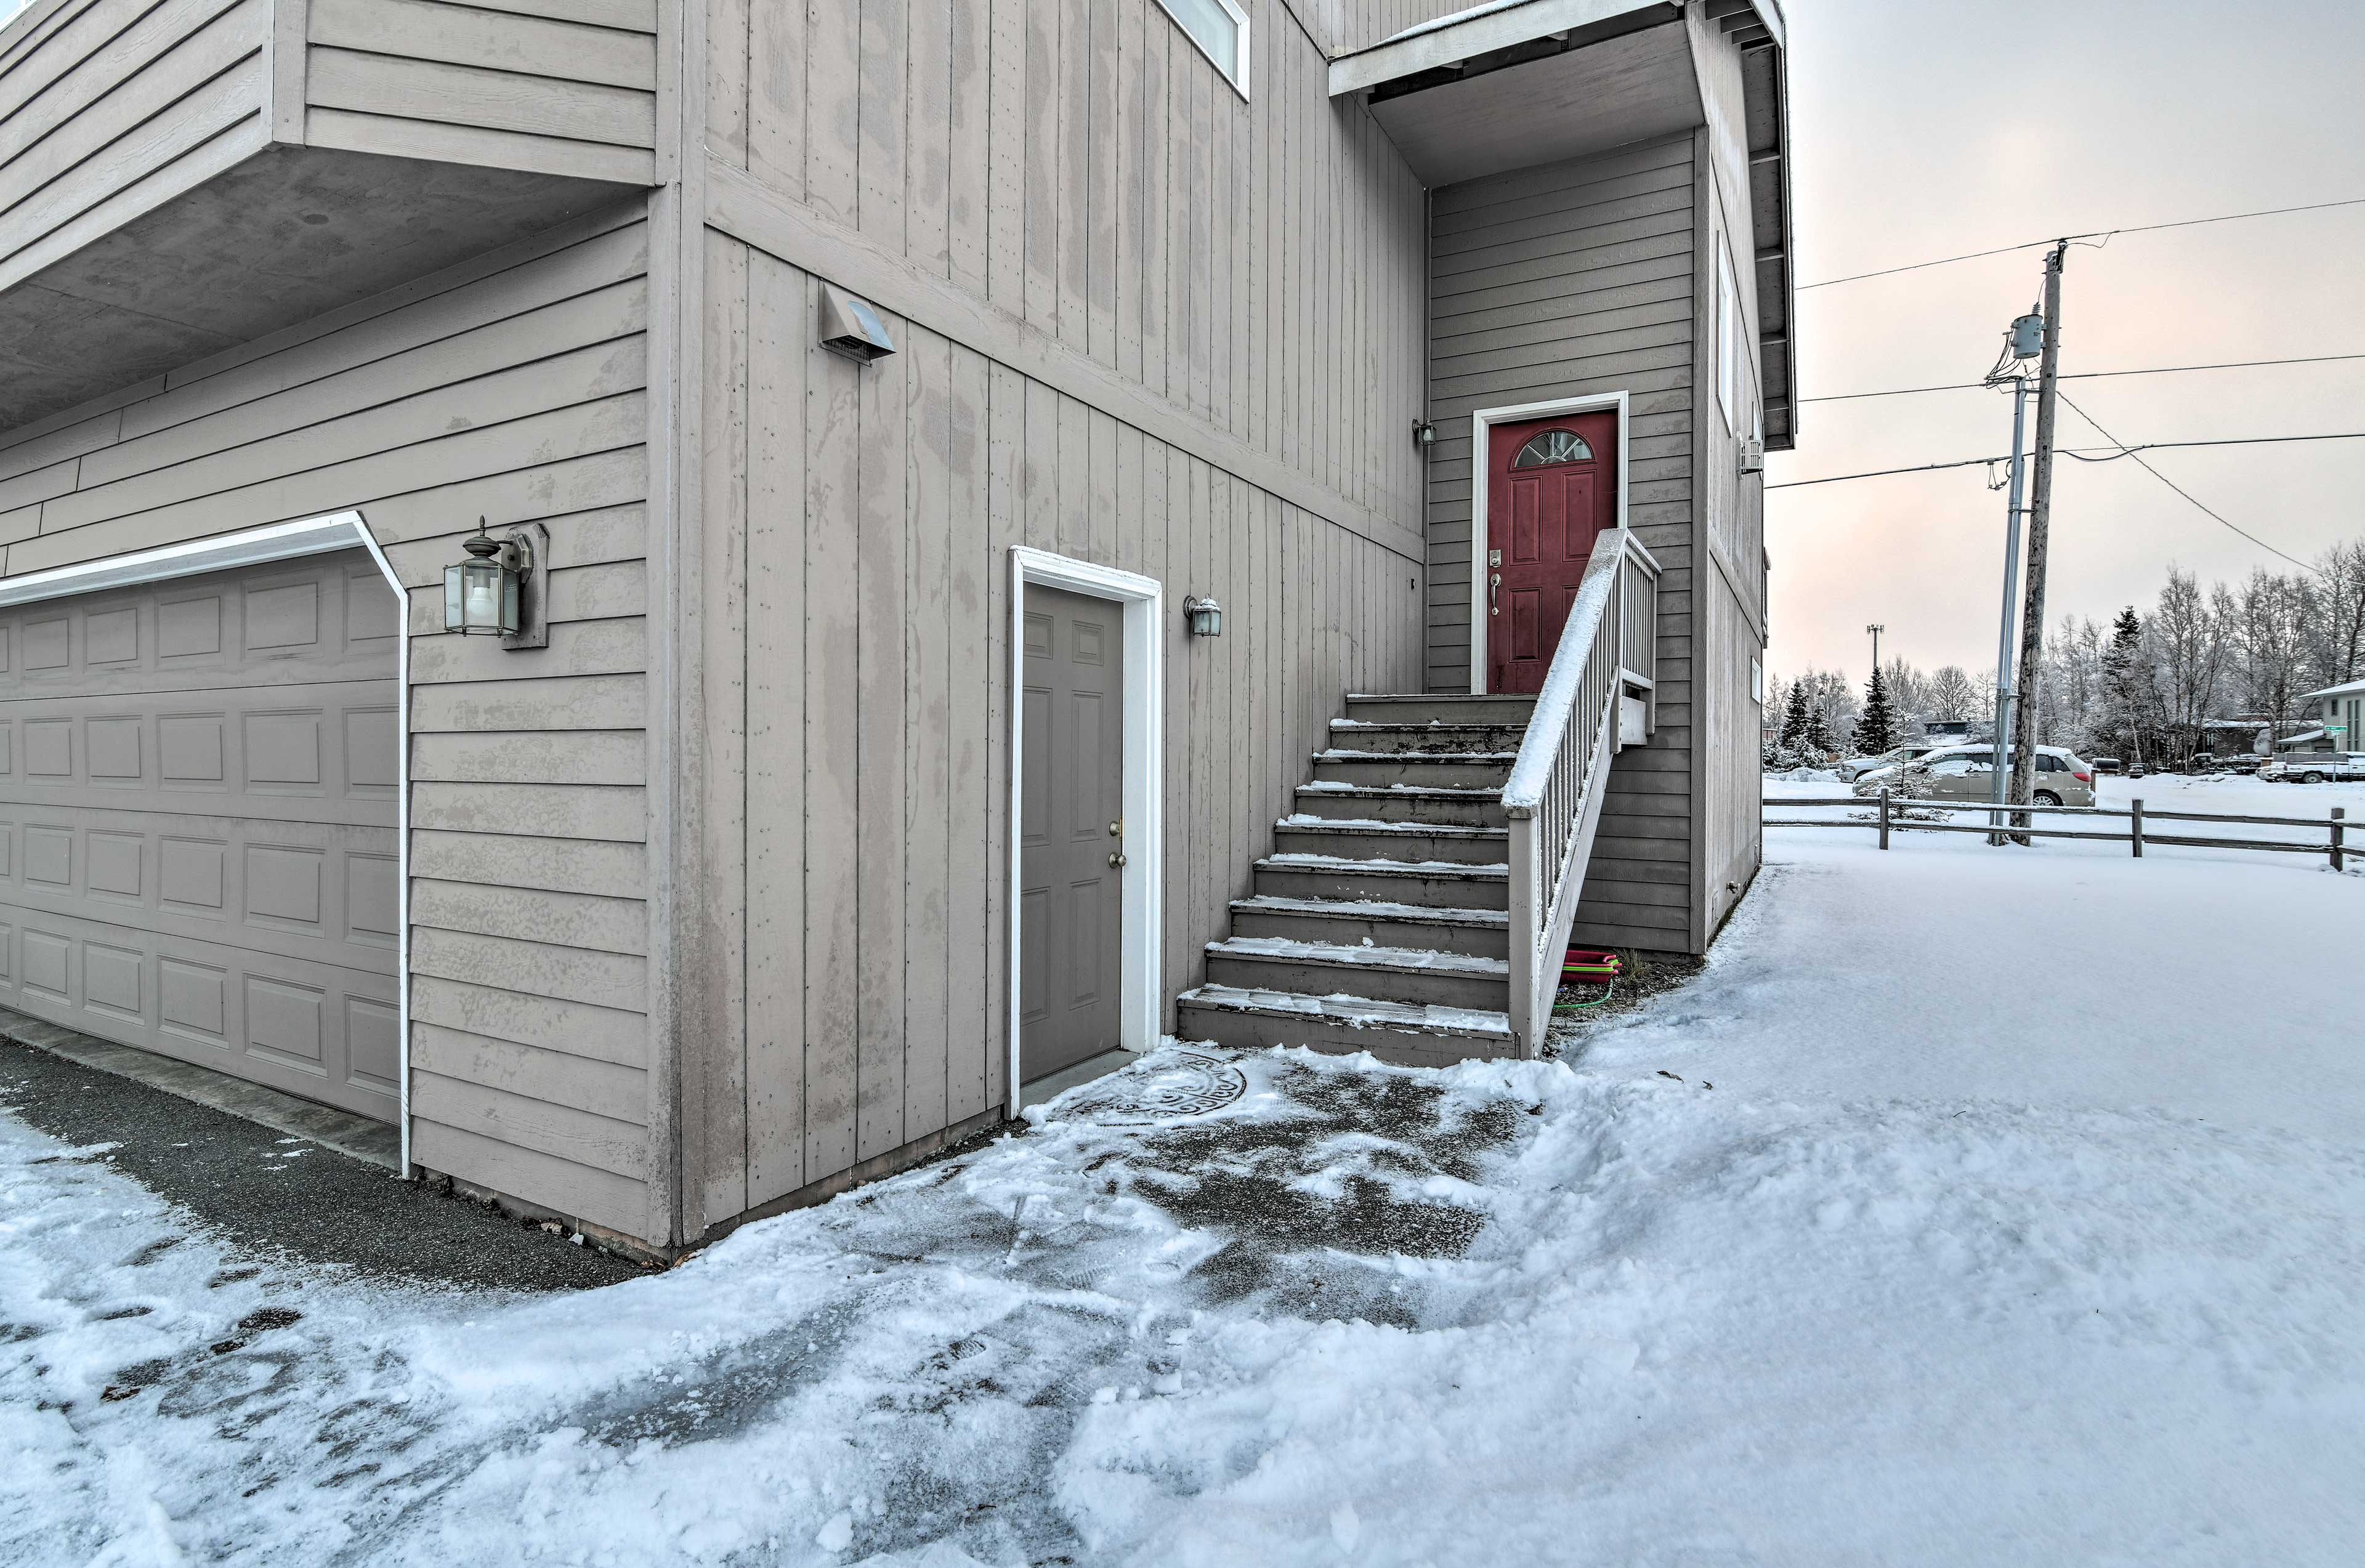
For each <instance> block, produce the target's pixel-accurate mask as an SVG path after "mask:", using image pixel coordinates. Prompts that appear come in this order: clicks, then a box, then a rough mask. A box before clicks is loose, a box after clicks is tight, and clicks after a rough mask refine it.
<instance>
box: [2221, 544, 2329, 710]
mask: <svg viewBox="0 0 2365 1568" xmlns="http://www.w3.org/2000/svg"><path fill="white" fill-rule="evenodd" d="M2312 597H2313V596H2312V595H2311V594H2310V593H2309V592H2308V590H2307V588H2305V586H2304V585H2303V584H2302V583H2300V582H2298V581H2296V580H2295V579H2293V578H2291V577H2277V576H2276V575H2275V574H2273V573H2271V572H2270V571H2268V570H2266V568H2264V567H2259V568H2256V569H2254V570H2253V571H2252V572H2251V573H2250V578H2249V581H2247V582H2246V583H2244V584H2243V585H2242V593H2241V598H2240V600H2239V603H2240V606H2241V609H2240V615H2241V633H2240V638H2239V646H2240V649H2241V654H2242V681H2243V685H2244V687H2245V688H2246V692H2245V697H2246V700H2247V704H2248V706H2249V709H2250V711H2252V712H2255V713H2259V714H2261V715H2263V716H2264V717H2265V718H2266V720H2267V721H2268V722H2269V723H2270V725H2271V726H2273V729H2274V732H2275V734H2278V735H2281V734H2285V733H2286V731H2285V721H2286V720H2288V719H2289V718H2290V717H2291V714H2292V707H2293V702H2294V699H2296V698H2297V697H2298V695H2299V694H2300V693H2301V692H2303V691H2305V690H2308V689H2310V688H2309V685H2308V683H2307V681H2306V674H2307V667H2306V658H2307V619H2308V611H2309V610H2311V609H2312V608H2313V606H2311V604H2310V603H2309V599H2311V598H2312Z"/></svg>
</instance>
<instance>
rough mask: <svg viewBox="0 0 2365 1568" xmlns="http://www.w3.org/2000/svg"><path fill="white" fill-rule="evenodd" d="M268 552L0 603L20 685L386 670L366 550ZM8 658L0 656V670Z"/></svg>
mask: <svg viewBox="0 0 2365 1568" xmlns="http://www.w3.org/2000/svg"><path fill="white" fill-rule="evenodd" d="M353 560H354V562H355V564H354V565H353V566H347V567H340V568H337V569H335V570H330V571H323V570H321V569H320V567H319V563H318V561H317V560H314V561H297V562H279V563H275V564H274V565H272V566H259V567H249V568H247V569H246V572H245V573H244V574H241V573H237V572H232V573H223V574H215V575H212V576H209V577H186V578H180V579H177V580H175V581H173V582H169V583H162V584H154V585H151V586H148V587H144V588H122V589H116V590H111V591H109V592H106V593H97V594H91V595H88V596H86V599H87V600H88V602H86V603H85V602H84V599H60V600H47V601H43V602H41V603H38V604H31V605H24V606H19V607H17V608H15V609H11V610H0V643H11V642H12V643H13V644H14V645H15V647H16V649H17V661H16V662H17V668H16V669H15V670H14V671H9V672H8V673H12V674H14V675H16V676H17V678H19V680H20V681H21V682H22V687H23V689H24V691H25V692H26V693H27V694H29V695H39V694H41V693H44V692H59V693H65V694H72V695H83V694H105V693H108V692H122V691H172V690H191V689H205V688H207V687H210V686H219V684H221V677H222V676H223V675H224V674H225V673H228V674H230V675H232V676H234V677H235V678H236V680H237V681H238V683H239V684H240V685H241V686H247V687H258V686H278V685H304V684H308V683H312V682H318V681H323V680H356V679H367V678H377V677H380V676H384V675H389V674H391V673H392V671H393V668H394V650H395V631H396V625H395V615H396V612H397V607H398V602H399V601H398V600H397V599H395V597H394V594H393V592H392V590H391V589H389V588H387V587H386V584H385V580H384V579H383V578H382V577H379V576H378V575H377V568H376V566H374V565H373V564H371V563H370V561H369V559H368V558H367V557H366V556H355V557H353ZM6 670H7V666H5V665H0V671H6Z"/></svg>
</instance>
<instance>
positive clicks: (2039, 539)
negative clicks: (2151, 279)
mask: <svg viewBox="0 0 2365 1568" xmlns="http://www.w3.org/2000/svg"><path fill="white" fill-rule="evenodd" d="M2068 258H2069V241H2067V240H2063V241H2058V242H2057V243H2056V244H2055V245H2054V247H2053V250H2052V252H2051V253H2050V254H2049V255H2047V256H2046V258H2045V353H2044V354H2043V355H2042V356H2041V357H2040V358H2039V359H2038V361H2037V365H2036V474H2035V477H2034V482H2033V483H2032V485H2031V488H2032V490H2034V495H2032V496H2031V497H2030V498H2029V506H2028V592H2027V595H2026V597H2025V598H2024V599H2023V601H2022V604H2021V610H2020V700H2019V701H2018V702H2017V703H2015V704H2014V705H2013V708H2012V804H2014V805H2018V806H2024V805H2027V804H2028V803H2029V800H2030V798H2031V794H2032V792H2033V791H2034V788H2035V784H2036V704H2035V702H2034V701H2033V700H2032V699H2034V697H2035V695H2036V690H2035V688H2036V670H2037V667H2038V663H2039V661H2040V660H2042V659H2043V658H2044V656H2045V549H2046V543H2048V541H2049V538H2050V533H2051V528H2052V523H2053V435H2054V425H2055V420H2056V416H2057V413H2058V410H2059V407H2060V402H2061V399H2060V396H2059V394H2060V375H2061V268H2062V265H2063V263H2066V262H2067V261H2068ZM2000 717H2001V716H1999V718H2000ZM2029 822H2030V818H2029V814H2028V813H2027V812H2015V813H2013V817H2012V825H2013V826H2015V827H2018V828H2023V829H2024V828H2026V827H2027V826H2028V825H2029ZM2013 836H2014V838H2015V840H2016V841H2017V842H2020V843H2023V844H2025V843H2027V842H2029V840H2028V838H2027V836H2026V835H2025V834H2014V835H2013Z"/></svg>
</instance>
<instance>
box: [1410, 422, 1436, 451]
mask: <svg viewBox="0 0 2365 1568" xmlns="http://www.w3.org/2000/svg"><path fill="white" fill-rule="evenodd" d="M1412 443H1413V444H1414V445H1415V446H1420V447H1429V446H1435V445H1436V444H1437V427H1436V426H1435V425H1433V424H1430V423H1429V421H1428V420H1413V422H1412Z"/></svg>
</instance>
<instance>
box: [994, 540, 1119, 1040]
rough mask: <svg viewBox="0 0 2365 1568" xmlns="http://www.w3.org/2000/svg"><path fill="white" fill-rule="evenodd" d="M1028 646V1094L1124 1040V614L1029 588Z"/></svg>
mask: <svg viewBox="0 0 2365 1568" xmlns="http://www.w3.org/2000/svg"><path fill="white" fill-rule="evenodd" d="M1020 700H1021V705H1022V711H1023V712H1024V714H1025V746H1026V750H1025V766H1024V767H1023V769H1022V771H1021V773H1020V777H1019V796H1020V823H1019V835H1020V836H1019V889H1018V909H1019V925H1018V941H1019V1074H1020V1078H1021V1081H1026V1082H1032V1081H1034V1080H1036V1079H1037V1078H1040V1077H1042V1076H1043V1075H1044V1074H1046V1073H1051V1072H1057V1071H1059V1070H1060V1069H1061V1068H1065V1067H1071V1066H1073V1065H1074V1064H1076V1063H1077V1062H1080V1061H1082V1060H1085V1059H1086V1058H1090V1057H1094V1056H1098V1055H1099V1054H1100V1053H1101V1052H1103V1051H1105V1050H1108V1049H1110V1048H1112V1047H1115V1046H1116V1045H1117V1044H1118V1041H1119V1023H1118V1016H1119V1011H1120V1006H1121V1002H1122V984H1123V980H1122V968H1121V967H1122V956H1123V953H1124V946H1123V943H1122V941H1121V933H1120V930H1119V924H1120V919H1121V912H1122V903H1121V901H1120V899H1119V896H1118V889H1119V882H1118V878H1119V875H1120V873H1119V870H1118V868H1116V867H1115V866H1112V865H1111V864H1110V857H1112V856H1114V855H1118V854H1120V853H1121V852H1122V850H1123V848H1124V843H1123V840H1122V838H1121V836H1119V835H1117V834H1114V833H1113V832H1112V831H1111V830H1112V829H1113V828H1115V827H1116V826H1117V825H1118V823H1119V822H1120V819H1121V817H1122V814H1123V812H1124V801H1125V608H1124V606H1122V605H1120V604H1117V603H1115V602H1113V601H1111V600H1108V599H1091V598H1087V597H1086V596H1085V595H1083V594H1080V593H1069V592H1067V591H1065V590H1064V589H1060V588H1035V587H1030V588H1027V590H1026V689H1025V690H1024V691H1023V692H1022V693H1021V696H1020Z"/></svg>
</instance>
